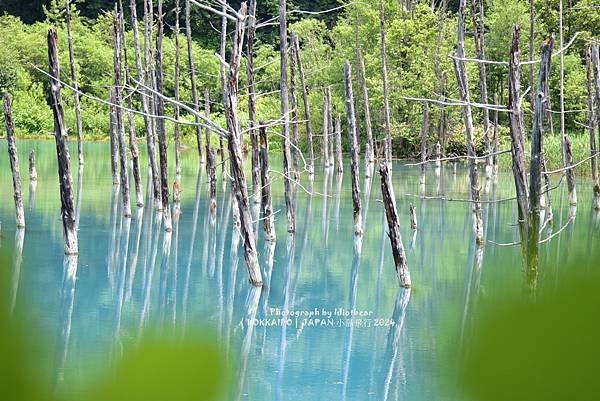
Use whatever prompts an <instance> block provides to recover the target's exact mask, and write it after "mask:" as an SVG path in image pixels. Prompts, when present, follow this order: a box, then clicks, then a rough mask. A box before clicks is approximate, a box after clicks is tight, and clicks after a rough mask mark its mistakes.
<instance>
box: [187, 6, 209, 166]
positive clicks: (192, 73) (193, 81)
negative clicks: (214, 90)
mask: <svg viewBox="0 0 600 401" xmlns="http://www.w3.org/2000/svg"><path fill="white" fill-rule="evenodd" d="M191 12H192V8H191V4H190V0H185V34H186V39H187V53H188V71H189V74H190V84H191V90H192V103H193V104H192V106H193V108H194V111H196V113H199V112H200V100H199V98H198V84H197V82H196V69H195V67H194V51H193V47H192V43H193V42H192V25H191V21H190V18H191ZM194 119H195V121H196V144H197V146H198V159H199V160H200V163H203V162H204V159H203V158H202V128H201V127H200V125H198V123H199V122H200V120H199V118H198V116H195V117H194ZM207 130H208V128H207ZM206 151H207V152H208V149H207V150H206ZM207 157H208V154H207Z"/></svg>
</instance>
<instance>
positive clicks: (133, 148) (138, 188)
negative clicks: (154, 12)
mask: <svg viewBox="0 0 600 401" xmlns="http://www.w3.org/2000/svg"><path fill="white" fill-rule="evenodd" d="M119 10H120V12H119V32H120V35H121V43H122V47H123V66H124V72H125V82H126V83H127V85H128V86H130V87H133V86H134V85H132V81H131V71H130V70H129V60H128V57H127V37H126V35H125V10H124V9H123V2H122V0H119ZM127 92H128V93H127V108H128V109H129V110H128V111H127V126H128V128H129V151H130V152H131V164H132V166H133V169H132V170H133V181H134V185H135V199H136V201H137V206H138V207H142V206H144V195H143V192H142V178H141V173H140V155H139V150H138V144H137V134H136V132H135V121H134V118H133V111H132V110H133V100H132V98H133V90H131V89H128V90H127Z"/></svg>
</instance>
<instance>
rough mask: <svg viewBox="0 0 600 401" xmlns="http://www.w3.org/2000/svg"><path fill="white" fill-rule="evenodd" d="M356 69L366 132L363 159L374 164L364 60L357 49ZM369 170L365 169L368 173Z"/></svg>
mask: <svg viewBox="0 0 600 401" xmlns="http://www.w3.org/2000/svg"><path fill="white" fill-rule="evenodd" d="M358 67H359V69H360V81H361V84H362V95H363V106H364V112H365V128H366V130H367V146H366V149H365V159H366V161H367V163H368V164H373V163H375V151H374V147H373V126H372V123H371V108H370V107H369V89H368V87H367V74H366V71H365V60H364V58H363V56H362V51H361V50H360V49H358ZM369 170H370V169H367V171H369Z"/></svg>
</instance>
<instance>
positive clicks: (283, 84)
mask: <svg viewBox="0 0 600 401" xmlns="http://www.w3.org/2000/svg"><path fill="white" fill-rule="evenodd" d="M287 47H288V46H287V16H286V0H279V51H280V58H279V60H280V63H281V80H280V82H279V88H280V94H281V118H282V120H283V123H282V127H281V136H282V140H283V174H284V178H283V180H284V186H285V207H286V212H287V213H286V215H287V224H288V228H287V230H288V232H289V233H293V232H295V231H296V216H295V213H294V201H293V195H292V182H291V177H290V163H291V154H290V132H289V131H290V116H289V112H288V105H289V96H288V78H287V61H288V57H287Z"/></svg>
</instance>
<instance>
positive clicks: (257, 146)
mask: <svg viewBox="0 0 600 401" xmlns="http://www.w3.org/2000/svg"><path fill="white" fill-rule="evenodd" d="M192 4H197V5H200V4H199V3H198V2H195V1H193V0H186V1H185V18H184V19H185V29H186V36H187V50H188V60H187V61H188V71H189V78H190V81H191V89H192V106H187V105H186V104H184V103H182V102H181V101H180V98H179V81H180V73H181V66H180V51H179V50H180V49H179V34H180V32H179V31H180V26H179V20H180V12H181V10H180V4H179V1H176V2H175V15H176V18H175V19H176V24H175V27H174V35H175V46H176V55H175V77H174V78H175V80H174V82H175V91H174V98H168V97H166V96H165V95H164V94H163V79H164V71H163V65H162V52H163V35H164V32H163V27H164V23H163V0H158V4H157V8H156V16H157V21H156V24H155V22H154V5H153V3H152V0H145V1H144V18H143V21H144V25H143V26H144V32H143V35H144V39H145V40H144V41H143V42H144V48H143V49H142V48H141V45H140V42H141V40H140V33H139V32H138V23H137V22H138V20H137V10H136V1H135V0H130V14H131V26H132V30H133V49H134V52H133V57H135V66H136V68H135V70H136V71H135V73H134V72H132V71H130V69H129V64H128V57H129V56H130V54H131V53H128V47H127V41H126V35H125V22H124V9H123V4H122V0H118V2H117V4H115V10H114V14H113V17H114V20H113V22H114V34H113V37H114V87H113V89H112V91H111V97H110V102H108V103H109V105H110V118H111V135H110V139H111V143H110V148H111V169H112V177H113V183H114V184H115V185H120V192H121V196H122V202H123V213H124V216H125V217H126V218H130V217H131V200H130V196H129V194H130V184H129V178H128V177H129V172H128V166H129V165H130V164H129V160H128V158H129V157H131V165H132V173H133V174H132V176H133V180H134V188H135V194H136V202H137V206H138V207H142V206H143V205H144V198H143V195H142V193H143V191H142V183H141V178H140V160H139V150H138V145H137V138H136V129H135V126H134V118H133V116H134V114H135V113H137V114H141V115H142V116H143V117H144V125H145V131H146V144H147V148H148V165H149V167H148V168H149V177H150V181H149V182H150V183H151V184H150V185H151V186H152V194H153V196H152V202H153V204H154V206H155V207H156V208H157V209H160V210H162V216H163V218H164V227H165V229H166V230H167V231H170V230H172V222H171V205H170V201H169V199H170V195H171V194H170V192H169V187H170V184H169V178H168V169H167V162H168V160H167V133H166V128H165V120H166V119H169V120H171V121H173V122H174V139H175V181H174V185H173V206H174V211H175V213H178V210H179V202H180V191H181V185H180V176H181V161H180V154H179V148H180V124H183V122H182V121H181V120H180V114H181V110H182V109H184V110H185V111H187V112H188V113H190V114H191V115H192V116H193V117H194V122H193V123H192V124H193V125H194V127H195V132H196V139H197V148H198V157H199V161H200V163H202V164H204V163H205V162H206V171H207V178H208V181H209V184H210V187H209V194H210V202H211V203H210V204H211V206H210V210H211V213H215V211H216V168H217V162H216V155H217V153H216V150H215V149H213V148H212V147H211V142H210V137H211V134H212V133H215V134H216V135H218V137H219V144H220V155H221V161H220V162H221V168H222V175H223V178H224V179H225V178H226V177H228V178H229V179H230V180H231V182H232V187H233V188H232V194H233V196H234V197H233V199H232V200H233V204H234V208H233V211H234V223H235V224H236V226H237V227H238V228H239V230H240V232H241V234H242V237H243V239H244V251H245V253H244V255H245V261H246V266H247V270H248V274H249V280H250V282H251V283H252V284H253V285H256V286H260V285H262V277H261V270H260V267H259V262H258V253H257V247H256V234H257V233H255V231H254V229H253V224H252V214H251V212H250V200H251V197H250V196H249V191H248V187H247V183H246V177H245V173H244V168H243V163H244V158H243V151H244V150H245V149H243V146H244V138H243V133H244V131H242V129H241V126H240V123H239V121H240V119H239V116H238V75H239V69H240V63H241V58H242V51H243V46H244V41H245V38H246V57H247V77H248V110H249V128H248V130H247V131H248V135H249V139H250V140H249V142H250V144H251V162H252V194H253V198H254V201H255V202H257V203H258V202H260V203H261V206H262V207H261V211H262V218H263V226H264V232H265V238H266V240H267V241H270V242H274V241H275V228H274V214H273V206H272V201H271V186H270V183H271V178H270V175H269V172H270V169H269V152H268V148H269V146H268V135H267V128H268V127H269V126H273V125H280V126H281V138H282V144H283V174H282V175H283V179H284V184H285V204H286V221H287V231H288V232H289V233H294V232H295V231H296V221H295V211H294V205H295V202H294V193H293V192H294V186H295V185H297V184H299V182H298V180H299V179H300V176H301V173H302V172H305V173H307V175H308V177H309V180H312V177H313V175H314V168H315V165H314V162H315V155H314V144H313V139H314V136H315V135H314V133H313V131H312V126H311V113H310V107H309V101H308V94H307V85H306V77H305V74H304V70H303V67H302V60H301V58H300V46H299V41H298V37H297V36H296V35H295V34H294V33H292V34H291V40H289V41H288V33H287V20H286V1H285V0H280V2H279V26H280V49H281V50H280V53H281V59H280V62H281V81H280V97H281V116H282V117H281V119H280V120H278V121H277V122H275V123H269V124H265V123H263V122H257V121H256V93H255V81H254V63H253V60H254V49H253V47H254V46H253V45H254V40H255V33H256V28H257V24H256V18H255V13H256V0H251V1H250V4H249V6H248V5H246V3H242V6H241V8H240V9H239V10H237V11H236V10H233V9H231V7H229V6H228V5H227V3H226V2H223V3H222V4H223V7H222V10H221V12H218V11H217V13H218V14H220V15H221V16H222V46H221V59H222V68H221V80H222V88H223V107H224V112H225V117H226V128H221V127H220V126H219V125H217V124H216V123H214V122H213V121H212V120H211V119H210V99H209V96H208V91H205V93H204V108H203V109H204V110H203V111H202V112H201V111H200V103H199V102H200V99H199V96H198V88H197V82H196V76H195V70H194V59H193V56H192V39H191V25H190V13H191V5H192ZM65 5H66V8H67V10H69V7H70V6H69V1H68V0H65ZM472 7H474V2H472ZM211 11H215V10H214V9H212V8H211ZM379 11H380V22H381V31H380V33H381V45H382V46H381V56H382V78H383V84H384V117H385V124H384V129H385V132H384V134H385V137H384V140H383V145H384V146H383V152H382V153H383V160H382V162H381V164H380V166H379V173H380V177H381V189H382V197H383V205H384V208H385V216H386V221H387V224H388V235H389V238H390V242H391V246H392V251H393V257H394V262H395V269H396V274H397V276H398V280H399V283H400V285H401V286H403V287H410V286H411V279H410V274H409V271H408V266H407V260H406V255H405V251H404V246H403V244H402V237H401V232H400V223H399V218H398V211H397V208H396V201H395V195H394V190H393V187H392V180H391V174H392V171H391V166H392V164H391V135H390V115H389V104H388V103H387V98H388V96H387V59H386V48H385V29H384V21H385V20H384V11H383V2H380V10H379ZM472 13H473V16H474V26H475V27H476V26H477V24H476V23H475V22H476V20H475V14H476V13H475V9H474V8H473V10H472ZM480 13H481V15H483V10H480ZM66 15H67V32H68V43H69V54H70V60H71V79H72V82H71V85H70V88H71V89H72V90H73V92H74V94H75V107H76V118H77V138H78V154H79V158H78V160H79V166H80V169H81V168H83V160H84V158H83V144H82V138H81V136H82V133H81V130H82V128H81V118H80V114H81V113H80V110H79V95H80V92H79V90H78V86H77V79H76V75H75V67H74V65H75V62H74V58H73V57H74V56H73V43H72V38H71V33H70V21H69V13H68V12H67V14H66ZM465 18H466V0H461V1H460V7H459V13H458V46H457V52H456V54H455V57H454V66H455V73H456V78H457V82H458V87H459V93H460V100H461V105H462V111H463V118H464V125H465V128H466V133H467V158H468V167H469V178H470V196H471V202H472V205H473V213H474V229H475V233H476V241H477V243H478V244H480V245H482V244H483V243H484V233H483V222H482V216H481V200H480V194H479V182H478V180H479V178H478V177H479V175H478V172H477V159H478V157H477V155H476V153H475V146H474V128H473V115H472V110H471V107H472V102H471V100H470V95H469V85H468V78H467V74H466V68H465V61H466V60H469V59H466V58H465V29H466V28H465ZM228 19H231V20H234V21H235V30H234V32H233V43H232V51H231V54H230V59H229V60H228V62H227V63H226V62H225V41H226V40H227V35H226V30H227V20H228ZM155 26H156V27H157V32H156V33H153V29H154V27H155ZM519 33H520V31H519V27H517V26H515V27H514V28H513V41H512V46H511V49H510V60H509V62H508V68H509V98H508V107H507V108H501V107H500V106H497V105H496V106H495V108H492V109H493V110H495V118H494V124H493V126H494V127H493V129H492V127H491V126H492V124H490V121H489V113H488V109H489V108H490V107H485V106H486V104H487V89H486V88H485V62H484V58H483V48H484V43H483V34H482V33H481V32H477V29H476V32H475V41H476V45H477V46H476V50H477V53H478V59H477V60H475V61H478V66H479V73H480V78H482V79H480V81H483V86H482V87H480V90H481V93H482V101H481V104H482V105H483V106H484V108H483V110H484V113H483V126H484V129H485V147H486V155H485V156H484V158H485V160H486V172H487V173H488V174H487V176H488V177H489V175H490V174H491V172H492V171H495V170H496V169H497V155H498V153H499V152H498V137H497V132H498V130H497V121H498V118H497V113H498V110H501V111H507V112H508V113H509V116H510V118H509V121H510V134H511V144H512V146H511V154H512V160H513V168H512V170H513V174H514V180H515V188H516V192H517V196H516V199H517V204H518V211H519V222H520V227H521V238H522V241H521V243H522V246H523V252H524V255H526V258H527V260H528V262H529V263H528V265H530V266H535V269H533V271H535V270H536V269H537V248H538V246H537V244H538V241H539V227H540V208H541V205H546V207H549V208H550V211H551V206H550V205H549V204H550V197H549V196H548V195H547V193H548V191H549V188H548V183H549V178H548V174H547V172H546V168H545V158H544V148H543V127H544V121H545V120H549V119H550V107H549V104H548V76H549V70H550V60H551V56H552V48H553V43H554V40H553V38H550V39H549V40H548V41H547V42H546V43H545V44H544V45H543V47H542V54H541V61H540V63H539V77H538V82H537V89H536V96H535V97H534V99H535V102H534V117H533V124H532V125H533V126H532V134H531V138H532V153H531V163H530V172H529V176H528V174H527V172H526V170H525V154H524V151H525V150H524V149H525V145H524V142H525V139H524V138H525V128H524V119H523V110H522V107H521V101H522V97H523V94H522V93H521V87H520V66H521V61H520V51H519ZM154 37H156V42H155V46H154V45H153V44H152V38H154ZM57 45H58V40H57V34H56V30H55V29H54V28H50V29H49V31H48V58H49V73H48V75H49V77H50V83H51V85H50V99H51V107H52V110H53V113H54V133H55V138H56V149H57V158H58V169H59V181H60V193H61V213H62V220H63V228H64V242H65V253H67V254H76V253H78V245H77V235H76V216H75V212H74V202H73V189H72V186H73V183H72V178H71V171H70V169H71V167H70V156H69V150H68V147H67V127H66V124H65V119H64V110H63V105H62V99H61V86H62V85H63V83H62V81H61V80H60V72H59V62H58V48H57ZM288 49H289V50H290V54H288ZM356 61H357V62H356V65H357V66H358V69H359V71H358V75H359V82H360V83H361V86H362V95H363V108H364V116H365V127H366V149H365V175H366V177H367V178H370V177H371V175H372V172H373V165H374V163H375V153H376V152H375V146H374V142H373V132H372V127H371V118H370V111H369V98H368V90H367V85H366V82H367V81H366V77H365V68H364V61H363V58H362V54H361V52H360V49H359V48H358V46H357V60H356ZM288 62H289V72H290V76H289V77H288ZM599 75H600V71H599V67H598V46H597V45H596V46H592V48H591V50H590V52H589V54H588V82H589V88H588V91H589V97H588V104H589V115H590V120H589V126H590V139H591V142H590V144H591V152H592V156H591V160H592V167H593V179H594V205H595V207H597V208H600V185H599V183H598V177H597V167H596V157H595V156H596V154H595V153H596V148H595V137H594V126H595V125H596V121H597V116H600V77H599ZM298 77H299V78H300V82H299V83H300V88H301V91H302V99H303V105H304V118H305V121H306V134H307V135H306V136H307V145H308V155H307V158H306V159H305V158H304V156H303V155H302V153H301V152H300V150H299V145H298V131H299V127H298V125H299V113H298V110H299V107H298V104H297V98H298V96H297V93H296V92H297V86H298V85H297V82H296V81H297V78H298ZM445 79H446V75H445V74H444V73H442V74H441V82H440V86H441V89H442V96H443V92H444V88H445ZM480 85H481V82H480ZM137 92H139V95H140V96H139V98H140V103H141V109H142V110H141V111H137V110H134V109H133V105H132V97H133V96H134V95H135V94H136V93H137ZM344 94H345V109H346V110H345V112H346V119H347V130H348V143H349V147H350V174H351V184H352V200H353V211H354V233H355V235H356V236H361V235H362V233H363V227H362V221H363V220H362V217H361V200H360V178H359V177H360V174H359V160H360V147H359V137H360V135H359V128H358V123H357V119H356V113H355V109H354V108H355V99H354V94H353V80H352V68H351V64H350V62H348V61H346V62H345V64H344ZM124 99H126V105H123V103H124ZM166 103H169V104H171V105H172V108H173V110H174V115H173V116H167V114H166V107H165V104H166ZM495 103H497V102H495ZM594 103H595V105H596V108H597V110H596V116H594ZM441 104H442V105H443V104H444V99H442V100H441ZM290 107H291V110H290ZM442 107H443V106H442ZM125 113H126V114H127V128H128V129H127V132H128V136H129V152H127V148H126V146H127V145H126V139H125V131H126V129H125V127H126V124H125V117H124V114H125ZM428 113H429V107H428V102H425V104H424V112H423V128H422V134H421V139H422V145H421V154H422V162H421V163H420V164H421V166H422V168H424V166H425V164H426V163H428V162H430V161H428V160H427V133H428V125H429V118H428ZM4 114H5V121H6V128H7V132H8V143H9V147H8V149H9V155H10V162H11V168H12V172H13V179H14V180H13V182H14V194H15V196H14V197H15V206H16V218H17V225H18V226H19V227H24V225H25V218H24V213H23V204H22V199H21V182H20V176H19V169H18V158H17V152H16V145H15V140H14V128H13V123H12V117H11V111H10V98H9V96H8V95H5V96H4ZM323 116H324V117H323V135H322V137H321V140H320V145H321V146H320V147H321V149H320V150H321V157H322V160H323V165H324V167H325V169H334V168H335V170H336V171H337V172H338V173H341V172H342V171H343V169H344V163H343V158H342V145H341V144H342V141H341V132H342V129H341V126H342V124H341V115H340V114H339V113H338V114H337V115H335V119H334V112H333V102H332V96H331V89H330V88H329V87H328V88H326V89H325V94H324V113H323ZM442 116H443V113H442ZM334 120H335V122H334ZM442 124H443V122H442ZM203 131H204V134H205V138H204V139H205V140H204V142H203V141H202V132H203ZM489 132H493V138H492V139H490V138H489ZM439 139H440V140H439V141H438V142H437V144H436V146H435V157H436V160H435V165H436V167H439V166H440V164H441V160H442V154H443V148H444V145H445V139H444V138H443V136H442V137H441V138H439ZM224 141H226V143H227V155H228V158H227V159H226V157H225V149H224ZM334 142H335V145H334ZM440 142H441V143H440ZM563 142H564V159H565V169H564V171H565V172H566V176H567V182H568V186H569V192H570V201H571V203H572V204H575V203H576V202H577V197H576V192H575V180H574V173H573V168H572V167H573V162H572V156H571V147H570V143H569V140H568V137H567V136H566V135H564V133H563ZM157 144H158V152H157V149H156V145H157ZM334 147H335V152H334ZM157 153H158V160H157V158H156V155H157ZM203 153H204V154H205V156H203ZM34 160H35V158H34V157H33V155H32V157H30V162H32V163H34ZM227 160H228V161H229V163H228V164H229V169H228V170H226V169H225V164H226V161H227ZM301 160H302V162H303V163H304V166H303V167H302V168H301V165H300V162H301ZM30 171H33V172H31V176H32V179H33V176H34V173H35V167H34V166H30ZM528 181H529V184H527V182H528ZM422 184H424V182H422ZM543 188H546V189H545V190H544V189H543ZM411 215H412V216H413V218H412V220H411V226H412V228H414V229H416V226H417V222H416V218H415V217H414V216H415V213H414V207H412V205H411Z"/></svg>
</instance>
